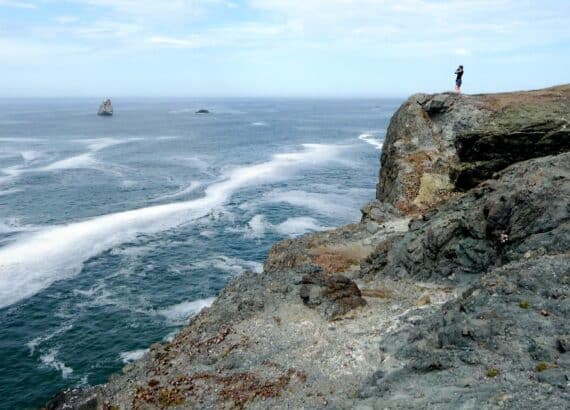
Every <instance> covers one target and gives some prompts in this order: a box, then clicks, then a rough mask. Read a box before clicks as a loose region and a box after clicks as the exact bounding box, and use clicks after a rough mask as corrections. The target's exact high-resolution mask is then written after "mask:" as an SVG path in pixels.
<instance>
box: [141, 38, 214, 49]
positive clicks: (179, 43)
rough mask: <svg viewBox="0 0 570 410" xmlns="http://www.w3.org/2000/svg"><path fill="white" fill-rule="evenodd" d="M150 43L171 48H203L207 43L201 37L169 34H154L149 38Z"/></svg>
mask: <svg viewBox="0 0 570 410" xmlns="http://www.w3.org/2000/svg"><path fill="white" fill-rule="evenodd" d="M147 42H148V43H149V44H152V45H156V46H162V47H171V48H201V47H204V46H205V45H206V44H207V43H206V42H205V41H204V40H203V39H202V38H200V37H194V38H192V37H188V38H175V37H168V36H154V37H151V38H149V39H148V40H147Z"/></svg>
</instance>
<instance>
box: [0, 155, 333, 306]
mask: <svg viewBox="0 0 570 410" xmlns="http://www.w3.org/2000/svg"><path fill="white" fill-rule="evenodd" d="M303 148H304V149H303V150H302V151H299V152H292V153H284V154H276V155H274V156H273V158H272V159H271V160H269V161H267V162H263V163H260V164H256V165H251V166H246V167H241V168H237V169H234V170H233V171H231V172H230V173H229V174H228V175H227V177H226V178H225V179H224V180H222V181H220V182H217V183H214V184H212V185H210V186H208V187H207V188H206V190H205V194H204V196H203V197H201V198H198V199H194V200H190V201H185V202H177V203H170V204H164V205H156V206H150V207H146V208H141V209H134V210H130V211H124V212H118V213H112V214H107V215H103V216H99V217H95V218H92V219H87V220H85V221H81V222H75V223H70V224H66V225H57V226H53V227H49V228H44V229H41V230H39V231H37V232H31V233H22V234H20V235H19V236H17V237H16V240H15V241H14V242H12V243H10V244H8V245H6V246H4V247H2V248H0V308H2V307H5V306H8V305H11V304H13V303H16V302H18V301H20V300H22V299H25V298H28V297H31V296H33V295H34V294H36V293H38V292H39V291H41V290H42V289H44V288H46V287H48V286H50V285H51V284H52V283H53V282H55V281H57V280H61V279H65V278H69V277H71V276H73V275H76V274H77V273H79V272H80V271H81V268H82V265H83V263H84V262H85V261H86V260H88V259H89V258H92V257H94V256H97V255H99V254H100V253H102V252H104V251H106V250H109V249H112V248H113V247H115V246H117V245H120V244H122V243H125V242H128V241H132V240H134V239H135V238H136V237H137V235H139V234H142V233H147V234H148V233H156V232H160V231H163V230H166V229H170V228H172V227H175V226H178V225H180V224H182V223H186V222H188V221H191V220H195V219H197V218H201V217H204V216H206V215H208V214H209V213H210V212H211V210H212V209H215V208H217V207H220V206H222V205H223V204H224V203H225V202H226V201H228V199H229V198H230V197H231V196H232V194H233V193H234V192H235V191H236V190H238V189H240V188H243V187H246V186H252V185H257V184H263V183H270V182H276V181H281V180H284V179H286V178H288V177H289V176H291V175H293V174H295V173H296V172H298V171H299V170H302V169H306V168H309V167H312V166H317V165H319V164H324V163H327V162H330V161H331V160H332V159H335V158H336V157H337V156H338V153H339V152H340V148H339V147H338V146H335V145H321V144H304V145H303ZM281 228H282V229H283V230H284V231H288V229H286V226H285V225H284V226H282V227H281Z"/></svg>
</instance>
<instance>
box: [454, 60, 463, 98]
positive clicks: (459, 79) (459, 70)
mask: <svg viewBox="0 0 570 410" xmlns="http://www.w3.org/2000/svg"><path fill="white" fill-rule="evenodd" d="M455 75H456V76H457V77H455V91H457V92H458V93H461V83H462V82H463V66H462V65H460V66H459V67H457V70H455Z"/></svg>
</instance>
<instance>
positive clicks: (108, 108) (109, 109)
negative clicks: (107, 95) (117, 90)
mask: <svg viewBox="0 0 570 410" xmlns="http://www.w3.org/2000/svg"><path fill="white" fill-rule="evenodd" d="M97 115H102V116H111V115H113V104H112V103H111V100H109V99H107V100H105V101H103V102H102V103H101V105H100V106H99V111H97Z"/></svg>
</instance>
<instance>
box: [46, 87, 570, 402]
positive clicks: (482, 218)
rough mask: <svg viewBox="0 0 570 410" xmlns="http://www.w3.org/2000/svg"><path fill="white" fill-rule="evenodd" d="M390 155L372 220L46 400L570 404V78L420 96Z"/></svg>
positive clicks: (297, 249) (294, 251)
mask: <svg viewBox="0 0 570 410" xmlns="http://www.w3.org/2000/svg"><path fill="white" fill-rule="evenodd" d="M381 163H382V166H381V170H380V179H379V181H378V186H377V198H376V200H374V201H373V202H371V203H370V204H367V205H366V206H364V207H363V209H362V214H363V215H362V221H361V222H360V223H357V224H352V225H347V226H344V227H341V228H339V229H336V230H332V231H326V232H319V233H314V234H310V235H305V236H303V237H301V238H298V239H292V240H286V241H283V242H280V243H277V244H275V245H274V246H273V248H272V249H271V251H270V253H269V255H268V258H267V260H266V262H265V265H264V270H263V272H262V273H261V274H255V273H251V272H248V273H245V274H243V275H241V276H239V277H237V278H236V279H234V280H233V281H232V282H231V283H230V284H229V285H228V286H227V287H226V288H225V289H224V290H223V291H222V293H221V294H220V296H219V297H218V298H217V300H216V301H215V302H214V304H213V305H212V307H210V308H208V309H206V310H204V311H202V312H201V313H200V314H198V315H197V316H196V317H194V318H193V319H191V320H190V323H189V324H188V326H187V327H185V328H184V329H183V330H182V331H181V332H180V333H179V334H178V335H177V336H176V337H175V338H174V340H173V341H172V342H170V343H167V344H155V345H153V346H151V348H150V350H149V353H148V354H147V355H146V356H145V357H143V358H142V359H141V360H138V361H136V362H134V363H131V364H129V365H127V366H126V367H125V368H124V369H123V373H122V374H118V375H115V376H113V377H112V378H111V379H110V380H109V382H108V383H107V384H105V385H101V386H95V387H89V388H78V389H70V390H66V391H63V392H61V393H60V394H58V395H57V396H56V397H55V398H54V399H53V400H52V401H50V402H49V403H48V405H47V408H48V409H60V408H76V409H79V408H100V409H110V408H121V409H123V408H124V409H127V408H128V409H130V408H145V409H154V408H156V409H159V408H167V407H168V408H208V409H218V408H251V409H267V408H278V409H286V408H287V409H289V408H311V409H313V408H331V409H333V408H334V409H344V408H356V409H362V410H364V409H418V408H422V409H423V408H427V409H458V408H462V409H480V408H488V409H493V408H502V409H504V408H507V409H564V408H567V407H568V403H570V384H569V383H570V85H564V86H558V87H553V88H548V89H543V90H537V91H529V92H516V93H504V94H485V95H472V96H467V95H459V94H451V93H444V94H436V95H427V94H417V95H413V96H412V97H410V98H409V99H408V100H407V101H406V102H404V104H402V106H401V107H400V108H399V110H398V111H397V112H396V114H395V115H394V117H393V118H392V120H391V123H390V126H389V129H388V134H387V137H386V141H385V144H384V150H383V153H382V158H381ZM65 406H67V407H65ZM82 406H83V407H82Z"/></svg>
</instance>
